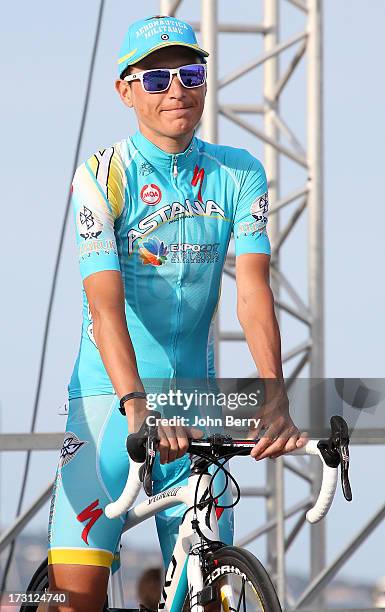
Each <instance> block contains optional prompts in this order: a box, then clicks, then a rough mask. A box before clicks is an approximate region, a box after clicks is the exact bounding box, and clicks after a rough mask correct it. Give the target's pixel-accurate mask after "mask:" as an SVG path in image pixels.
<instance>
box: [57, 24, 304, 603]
mask: <svg viewBox="0 0 385 612" xmlns="http://www.w3.org/2000/svg"><path fill="white" fill-rule="evenodd" d="M207 56H208V53H207V52H206V51H204V50H203V49H202V48H200V47H199V45H198V43H197V40H196V37H195V34H194V32H193V30H192V28H191V26H190V25H189V24H187V23H185V22H184V21H181V20H180V19H176V18H173V17H159V16H155V17H151V18H149V19H144V20H141V21H139V22H136V23H134V24H132V25H131V26H130V27H129V29H128V32H127V35H126V37H125V39H124V42H123V45H122V48H121V52H120V57H119V61H118V70H119V73H118V74H119V78H118V79H117V80H116V82H115V88H116V91H117V93H118V94H119V96H120V99H121V101H122V102H123V103H124V104H125V105H126V106H128V107H130V108H133V109H134V111H135V113H136V117H137V120H138V131H137V132H136V133H135V134H134V135H132V136H129V137H126V138H124V139H123V140H121V141H119V142H116V143H115V144H113V145H112V146H109V147H107V148H101V149H99V150H97V151H96V152H95V153H94V154H93V155H91V156H90V157H89V158H88V159H87V160H86V161H85V162H84V163H82V164H81V165H80V166H79V167H78V168H77V170H76V173H75V176H74V179H73V184H72V190H73V197H72V202H73V212H74V218H75V227H76V240H77V247H78V253H79V263H80V272H81V277H82V281H83V290H82V291H83V326H82V334H81V342H80V348H79V353H78V356H77V359H76V363H75V366H74V370H73V373H72V377H71V380H70V383H69V386H68V391H69V414H68V419H67V424H66V433H65V438H64V443H63V447H62V449H61V453H60V460H59V463H58V467H57V472H56V479H55V486H54V490H53V494H52V500H51V508H50V518H49V534H48V541H49V547H48V548H49V550H48V558H49V578H50V589H51V590H52V589H56V590H66V591H69V592H70V595H71V601H70V604H69V607H68V606H65V607H63V608H59V609H60V610H65V611H66V612H68V611H69V610H71V611H72V610H73V611H76V612H82V611H86V610H87V612H88V611H89V610H93V611H97V610H101V609H102V607H103V602H104V600H105V596H106V591H107V584H108V578H109V571H110V568H111V571H112V572H113V571H115V570H116V568H117V567H118V565H119V545H120V536H121V532H122V527H123V524H124V518H125V517H124V516H122V517H120V518H117V519H114V520H109V519H107V517H106V516H105V515H104V512H103V509H104V507H105V506H106V505H107V503H109V502H110V501H112V500H113V499H116V498H117V497H118V496H119V495H120V493H121V491H122V488H123V486H124V483H125V481H126V477H127V473H128V469H129V466H128V458H127V452H126V449H125V439H126V436H127V430H128V431H129V432H133V431H137V430H138V429H139V427H140V425H141V423H142V421H143V419H144V418H145V416H146V400H145V399H144V398H143V397H142V398H141V397H132V396H130V395H129V394H131V393H132V392H144V390H145V387H146V384H145V381H146V379H150V378H151V379H154V378H155V379H162V380H165V381H177V380H179V379H180V380H182V379H190V380H191V379H193V378H199V379H203V380H211V379H213V378H214V377H215V371H214V365H213V364H214V362H213V342H212V329H213V323H212V321H213V316H214V314H215V311H216V307H217V303H218V299H219V293H220V284H221V274H222V269H223V265H224V260H225V257H226V251H227V248H228V243H229V239H230V235H231V233H233V234H234V240H235V253H236V279H237V295H238V307H237V312H238V318H239V321H240V323H241V325H242V327H243V330H244V332H245V336H246V339H247V342H248V345H249V348H250V351H251V354H252V357H253V359H254V361H255V364H256V366H257V368H258V371H259V374H260V376H261V377H264V378H269V379H272V380H275V381H277V382H278V384H279V385H280V383H281V381H282V380H283V374H282V364H281V352H280V333H279V327H278V323H277V320H276V317H275V313H274V303H273V295H272V292H271V289H270V286H269V261H270V253H271V249H270V243H269V238H268V235H267V232H266V224H267V211H268V195H267V182H266V176H265V172H264V169H263V166H262V164H261V162H260V161H259V160H258V159H256V158H255V157H253V156H252V155H251V154H250V153H248V152H247V151H246V150H244V149H236V148H233V147H228V146H219V145H213V144H209V143H207V142H204V141H202V140H200V139H199V138H197V137H196V136H195V130H196V127H197V125H198V123H199V120H200V118H201V115H202V112H203V109H204V101H205V94H206V87H207V86H206V59H205V58H206V57H207ZM281 387H282V385H280V388H281ZM146 391H148V388H146ZM127 395H128V396H129V397H128V398H127V399H126V400H125V399H124V398H125V397H126V396H127ZM273 396H274V397H273ZM122 399H123V401H122ZM266 406H269V410H270V420H268V419H267V418H265V425H266V423H267V421H269V422H268V423H267V425H266V426H267V427H268V429H267V431H266V435H264V436H263V438H261V440H260V441H259V442H258V443H257V444H256V446H255V447H254V449H253V451H252V456H253V457H255V458H256V459H261V458H264V457H277V456H279V455H280V454H282V453H286V452H289V451H291V450H293V449H294V448H296V446H297V447H298V446H302V445H304V444H305V443H306V438H305V437H304V436H302V435H301V434H300V432H299V431H298V429H297V428H296V427H295V425H294V423H293V422H292V420H291V418H290V415H289V411H288V401H287V397H286V395H285V393H284V391H283V390H281V391H280V392H279V393H278V394H277V393H274V394H272V395H271V396H270V397H269V393H267V396H266ZM119 408H121V409H122V413H123V415H126V417H127V421H128V422H127V421H126V419H125V418H124V417H122V414H121V412H120V410H119ZM266 414H267V413H265V416H266ZM261 415H262V419H261V423H262V421H263V415H264V413H263V408H262V412H261ZM191 435H198V433H197V432H194V431H192V430H191V429H189V428H188V427H184V426H175V427H172V426H168V425H167V424H166V425H162V426H160V428H159V436H160V446H159V450H160V453H159V455H160V459H159V457H157V462H156V464H155V467H154V490H155V493H157V492H160V491H162V490H163V489H165V488H169V487H170V486H173V485H177V484H183V483H184V482H185V481H186V479H187V476H188V473H189V465H190V463H189V459H188V456H187V455H186V450H187V446H188V436H191ZM218 480H220V475H218ZM219 486H220V485H219ZM220 490H221V489H220ZM218 510H219V508H218ZM182 514H183V510H181V509H180V508H178V509H175V508H172V509H169V510H167V511H165V512H162V513H160V514H159V515H158V516H157V519H156V522H157V529H158V535H159V540H160V544H161V548H162V553H163V557H164V562H165V564H166V566H167V565H168V562H169V560H170V558H171V555H172V550H173V546H174V542H175V538H176V535H177V531H178V526H179V523H180V520H181V515H182ZM219 514H220V512H219ZM219 529H220V537H221V540H223V541H225V542H226V543H229V544H230V543H232V537H233V517H232V511H231V510H230V509H226V510H224V511H223V512H222V513H221V515H220V518H219ZM181 588H183V585H182V586H181Z"/></svg>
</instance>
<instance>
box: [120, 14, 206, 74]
mask: <svg viewBox="0 0 385 612" xmlns="http://www.w3.org/2000/svg"><path fill="white" fill-rule="evenodd" d="M172 45H181V46H182V47H188V48H189V49H194V50H195V51H196V52H197V53H198V54H199V55H201V56H202V57H207V56H208V55H209V54H208V53H207V51H204V50H203V49H201V48H200V46H199V45H198V42H197V39H196V36H195V32H194V30H193V29H192V27H191V26H190V25H189V24H188V23H186V22H185V21H182V20H181V19H177V18H176V17H167V16H161V15H156V16H155V17H149V18H147V19H141V20H140V21H135V23H133V24H131V25H130V27H129V28H128V32H127V34H126V36H125V38H124V41H123V44H122V46H121V48H120V52H119V59H118V70H119V76H120V75H121V74H122V72H123V71H124V70H125V69H126V68H127V66H131V65H132V64H136V63H137V62H138V61H139V60H141V59H143V58H144V57H146V56H147V55H150V53H152V52H153V51H156V50H157V49H162V48H163V47H170V46H172Z"/></svg>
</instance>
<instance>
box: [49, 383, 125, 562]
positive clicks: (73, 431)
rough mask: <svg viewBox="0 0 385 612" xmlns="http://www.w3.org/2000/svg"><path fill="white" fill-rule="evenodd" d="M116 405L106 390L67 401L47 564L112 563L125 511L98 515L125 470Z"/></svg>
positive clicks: (118, 487)
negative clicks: (67, 409) (114, 516)
mask: <svg viewBox="0 0 385 612" xmlns="http://www.w3.org/2000/svg"><path fill="white" fill-rule="evenodd" d="M117 406H118V398H117V396H116V395H111V394H109V395H98V396H89V397H83V398H76V399H72V400H70V402H69V413H68V419H67V423H66V432H65V436H64V442H63V446H62V449H61V451H60V457H59V461H58V466H57V470H56V478H55V483H54V488H53V492H52V498H51V507H50V514H49V525H48V562H49V564H50V565H52V564H53V565H55V564H64V565H65V564H67V565H73V566H76V565H78V566H80V565H88V566H98V567H106V568H110V567H111V564H112V563H113V562H114V563H115V565H116V563H117V562H118V557H119V551H117V549H118V548H119V544H120V536H121V533H122V528H123V525H124V520H125V516H121V517H118V518H115V519H108V518H107V517H106V516H105V514H104V508H105V506H106V505H107V504H108V503H109V502H110V501H113V500H114V499H116V498H117V497H119V495H120V493H121V491H122V490H123V487H124V484H125V482H126V479H127V475H128V470H129V460H128V455H127V451H126V445H125V442H126V437H127V433H128V426H127V419H126V418H125V417H123V416H122V415H121V414H120V412H119V410H118V407H117ZM79 571H80V569H79Z"/></svg>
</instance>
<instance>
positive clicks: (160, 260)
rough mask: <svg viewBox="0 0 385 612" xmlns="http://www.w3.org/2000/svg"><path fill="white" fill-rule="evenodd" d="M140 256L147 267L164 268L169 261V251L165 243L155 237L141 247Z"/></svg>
mask: <svg viewBox="0 0 385 612" xmlns="http://www.w3.org/2000/svg"><path fill="white" fill-rule="evenodd" d="M139 255H140V257H141V259H142V264H144V265H145V266H146V265H149V264H150V265H152V266H162V265H163V264H164V263H165V261H167V255H168V249H167V247H166V246H165V244H164V242H162V241H160V240H159V238H157V237H156V236H154V237H153V238H150V239H149V240H147V241H146V242H143V243H142V244H141V245H140V247H139Z"/></svg>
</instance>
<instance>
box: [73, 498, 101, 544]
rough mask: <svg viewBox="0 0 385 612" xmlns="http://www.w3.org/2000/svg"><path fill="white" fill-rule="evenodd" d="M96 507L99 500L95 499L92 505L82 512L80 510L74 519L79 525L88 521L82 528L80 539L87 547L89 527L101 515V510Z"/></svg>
mask: <svg viewBox="0 0 385 612" xmlns="http://www.w3.org/2000/svg"><path fill="white" fill-rule="evenodd" d="M98 505H99V500H98V499H95V501H94V502H92V504H90V505H89V506H87V507H86V508H84V510H82V511H81V512H80V514H78V515H77V517H76V518H77V520H78V521H79V522H80V523H84V521H88V523H87V525H86V526H85V527H84V529H83V531H82V539H83V540H84V542H85V543H86V544H87V545H88V534H89V531H90V529H91V527H92V526H93V525H94V524H95V523H96V521H97V520H98V518H100V517H101V516H102V514H103V510H102V509H101V508H98V507H97V506H98Z"/></svg>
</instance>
